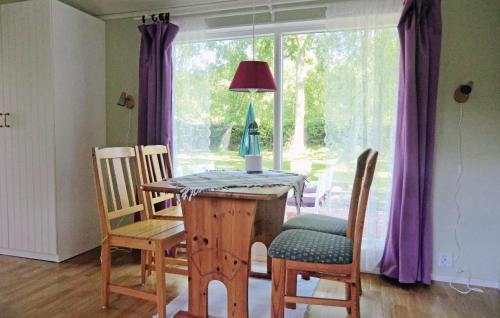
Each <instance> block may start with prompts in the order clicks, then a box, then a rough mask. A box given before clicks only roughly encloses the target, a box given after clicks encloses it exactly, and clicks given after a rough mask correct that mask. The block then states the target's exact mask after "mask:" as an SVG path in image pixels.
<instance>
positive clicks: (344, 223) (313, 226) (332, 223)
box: [282, 149, 372, 309]
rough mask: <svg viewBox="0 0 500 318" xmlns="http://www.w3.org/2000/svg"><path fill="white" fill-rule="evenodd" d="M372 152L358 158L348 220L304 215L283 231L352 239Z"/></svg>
mask: <svg viewBox="0 0 500 318" xmlns="http://www.w3.org/2000/svg"><path fill="white" fill-rule="evenodd" d="M371 151H372V150H371V149H366V150H365V151H363V153H361V155H359V157H358V160H357V165H356V174H355V175H354V182H353V186H352V192H351V203H350V206H349V214H348V217H347V220H345V219H341V218H336V217H332V216H328V215H321V214H302V215H300V216H297V217H294V218H292V219H290V220H289V221H287V222H285V224H283V226H282V229H283V231H286V230H310V231H316V232H323V233H328V234H335V235H342V236H347V237H351V238H352V237H353V235H354V226H355V225H356V215H357V212H358V203H359V193H360V191H361V182H362V181H363V177H364V174H365V168H366V160H367V159H368V155H369V154H370V152H371ZM287 276H288V277H292V276H293V273H290V275H287ZM302 277H303V278H304V279H309V277H308V276H307V275H303V276H302ZM289 279H290V278H289ZM290 284H291V282H290ZM359 294H360V295H361V294H362V288H361V281H360V282H359ZM287 308H292V309H293V308H295V305H294V304H287Z"/></svg>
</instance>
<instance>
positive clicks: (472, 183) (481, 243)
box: [432, 0, 500, 287]
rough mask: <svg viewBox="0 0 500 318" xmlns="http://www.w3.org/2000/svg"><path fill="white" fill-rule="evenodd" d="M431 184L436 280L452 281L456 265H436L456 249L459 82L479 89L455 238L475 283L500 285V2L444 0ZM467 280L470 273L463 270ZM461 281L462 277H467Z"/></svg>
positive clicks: (466, 133)
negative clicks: (456, 92)
mask: <svg viewBox="0 0 500 318" xmlns="http://www.w3.org/2000/svg"><path fill="white" fill-rule="evenodd" d="M442 10H443V42H442V54H441V69H440V78H439V95H438V114H437V124H436V146H435V151H436V153H435V163H434V185H433V209H432V213H433V242H434V249H433V254H434V260H433V278H434V279H437V280H445V281H448V280H450V279H452V278H453V276H454V274H455V270H456V268H443V267H438V254H439V253H440V252H449V253H453V254H454V255H456V254H457V251H458V250H457V248H456V244H455V240H454V229H455V222H456V219H457V211H456V209H455V201H454V194H455V189H456V177H457V173H458V155H457V152H458V150H457V149H458V137H457V135H458V125H457V118H458V112H459V106H458V104H457V103H455V101H454V100H453V97H452V96H453V92H454V90H455V88H456V87H457V86H458V85H459V84H462V83H465V82H468V81H469V80H472V81H474V88H473V91H472V94H471V97H470V99H469V101H468V102H467V103H465V104H463V105H464V106H463V107H464V119H463V128H462V132H463V143H462V147H463V160H464V166H463V169H464V175H463V178H462V190H461V192H460V195H459V199H458V201H459V204H460V207H461V209H462V214H463V216H462V219H461V222H460V226H459V227H458V238H459V241H460V243H461V245H462V257H461V260H460V261H459V262H458V264H455V265H456V266H457V267H460V268H463V269H467V268H468V267H470V272H471V276H472V282H473V283H477V284H480V285H486V286H496V287H498V286H499V283H500V37H499V34H500V1H498V0H485V1H474V2H471V1H467V0H445V1H443V2H442ZM462 278H463V279H465V278H466V277H465V276H463V277H462ZM463 279H462V280H463Z"/></svg>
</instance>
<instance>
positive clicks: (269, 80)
mask: <svg viewBox="0 0 500 318" xmlns="http://www.w3.org/2000/svg"><path fill="white" fill-rule="evenodd" d="M229 90H232V91H235V92H249V91H256V92H274V91H276V83H274V78H273V74H272V73H271V70H270V69H269V65H268V64H267V62H262V61H242V62H240V65H238V69H236V73H235V74H234V78H233V81H232V82H231V85H230V86H229Z"/></svg>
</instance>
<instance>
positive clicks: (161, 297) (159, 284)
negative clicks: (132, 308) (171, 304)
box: [155, 242, 167, 318]
mask: <svg viewBox="0 0 500 318" xmlns="http://www.w3.org/2000/svg"><path fill="white" fill-rule="evenodd" d="M163 251H164V248H163V244H161V243H160V242H157V246H156V249H155V254H156V257H155V271H156V305H157V307H158V318H166V317H167V310H166V308H165V306H166V290H167V286H166V284H165V257H162V253H163Z"/></svg>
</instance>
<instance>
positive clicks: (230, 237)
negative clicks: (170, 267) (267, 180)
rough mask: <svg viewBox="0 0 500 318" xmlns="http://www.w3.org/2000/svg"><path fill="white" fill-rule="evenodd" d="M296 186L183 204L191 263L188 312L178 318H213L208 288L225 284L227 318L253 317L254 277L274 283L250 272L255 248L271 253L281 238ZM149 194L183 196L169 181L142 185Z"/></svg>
mask: <svg viewBox="0 0 500 318" xmlns="http://www.w3.org/2000/svg"><path fill="white" fill-rule="evenodd" d="M291 188H292V187H291V186H274V187H254V188H231V189H224V190H217V191H207V192H202V193H199V194H197V195H196V196H194V197H192V198H191V199H190V200H181V206H182V214H183V216H184V226H185V229H186V243H187V258H188V264H189V265H188V286H189V304H188V312H185V311H180V312H178V313H177V314H176V315H175V316H174V317H196V318H198V317H208V284H209V283H210V281H212V280H218V281H221V282H222V283H224V285H225V286H226V290H227V298H228V299H227V315H228V317H235V318H236V317H237V318H247V317H248V279H249V276H250V275H251V276H255V277H259V278H268V279H270V278H271V261H270V258H269V257H268V258H267V271H266V273H257V272H251V271H250V267H251V255H250V254H251V247H252V245H253V243H255V242H261V243H263V244H264V245H265V246H266V247H267V248H269V246H270V244H271V242H272V240H273V239H274V238H275V237H276V236H277V235H278V234H279V233H280V231H281V226H282V224H283V220H284V216H285V206H286V200H287V194H288V191H289V190H290V189H291ZM142 189H143V190H145V191H152V192H165V193H174V194H175V193H180V190H181V189H179V188H178V187H175V186H172V185H171V184H169V183H168V182H166V181H160V182H155V183H150V184H146V185H143V186H142Z"/></svg>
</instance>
